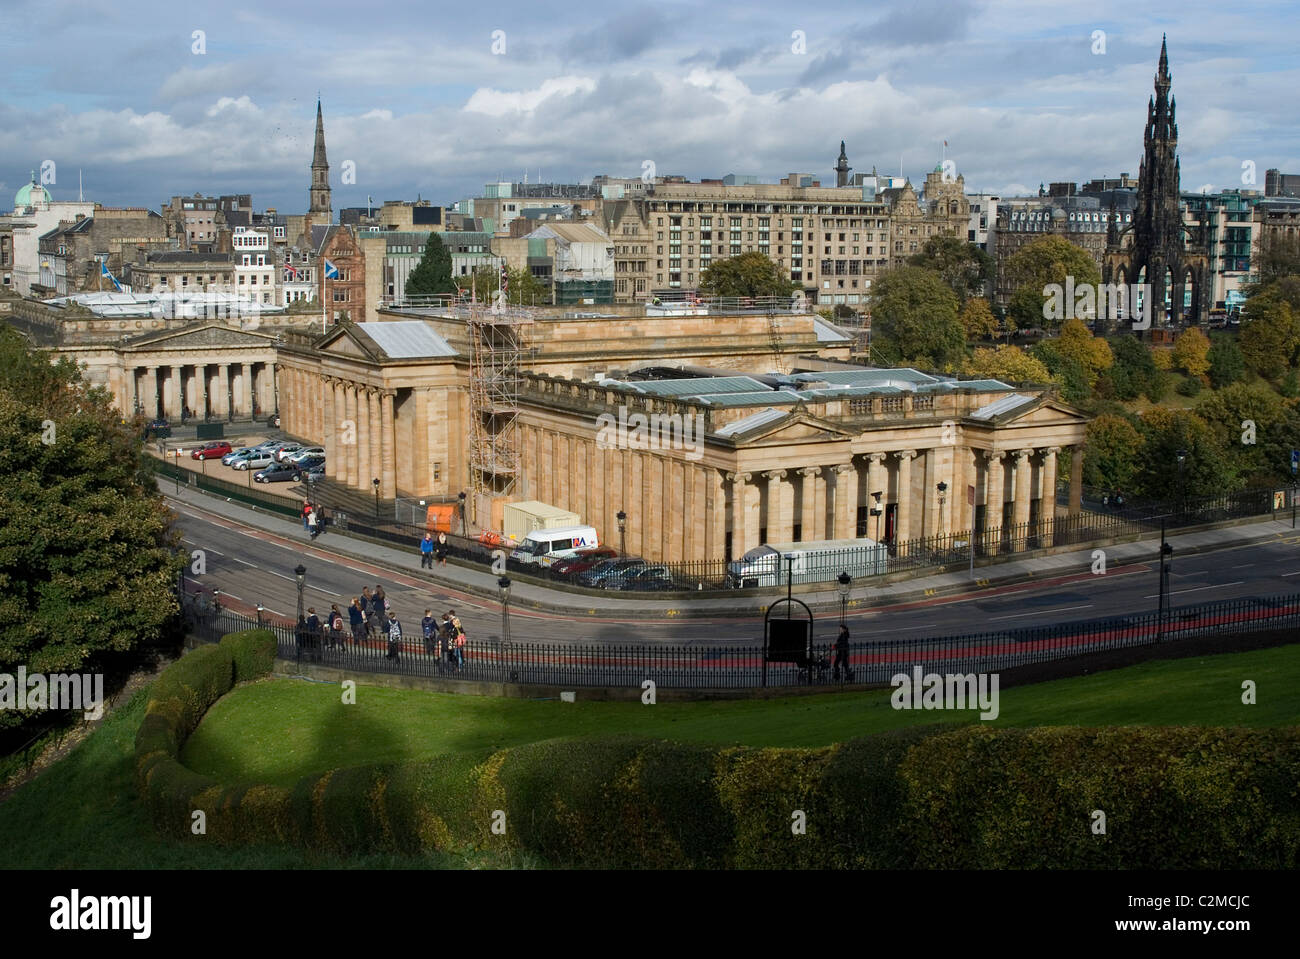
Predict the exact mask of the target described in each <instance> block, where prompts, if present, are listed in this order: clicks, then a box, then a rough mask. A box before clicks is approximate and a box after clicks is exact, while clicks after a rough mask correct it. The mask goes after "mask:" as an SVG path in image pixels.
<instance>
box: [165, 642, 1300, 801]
mask: <svg viewBox="0 0 1300 959" xmlns="http://www.w3.org/2000/svg"><path fill="white" fill-rule="evenodd" d="M1247 679H1251V680H1254V681H1255V683H1256V684H1257V687H1258V692H1257V699H1258V704H1257V705H1254V706H1245V705H1242V703H1241V693H1242V690H1241V684H1242V682H1243V680H1247ZM578 696H579V702H576V703H562V702H559V701H558V700H523V699H488V698H484V697H479V696H456V695H451V694H440V693H424V692H419V691H414V690H397V689H385V688H380V687H373V686H361V685H358V687H357V703H356V705H350V706H344V705H343V704H342V703H341V696H340V690H339V687H338V686H336V685H334V684H327V683H317V682H309V681H304V680H294V679H268V680H264V681H262V682H259V683H255V684H252V685H250V686H245V687H242V688H240V689H238V690H236V691H234V692H232V693H231V694H230V695H228V696H226V697H225V698H224V699H222V700H221V701H220V702H218V703H217V704H216V705H215V706H214V707H213V708H212V709H211V710H210V711H209V712H208V715H207V717H206V718H205V719H204V720H203V722H202V723H201V724H200V726H199V728H198V729H197V730H196V731H195V734H194V736H193V737H191V739H190V741H189V743H188V744H187V745H186V748H185V753H184V757H183V758H184V761H185V764H186V765H187V766H189V767H190V768H191V769H194V770H196V771H199V772H203V773H206V774H207V775H210V776H213V777H216V778H218V779H225V780H229V781H236V780H240V779H257V780H261V781H265V782H275V783H280V784H286V785H287V784H290V783H292V782H294V781H295V780H296V779H297V778H298V777H299V776H302V775H304V774H306V773H309V772H315V771H318V770H324V769H330V768H333V767H338V766H351V765H362V764H365V763H370V762H389V761H397V760H402V759H412V758H423V757H427V756H435V755H438V754H441V753H449V752H461V751H470V750H480V749H490V748H493V747H500V746H510V745H515V744H519V743H525V742H534V741H537V740H541V739H552V738H557V737H568V736H581V735H598V734H620V733H624V734H634V735H640V736H653V737H659V738H665V739H678V740H685V741H696V742H713V743H726V744H733V743H734V744H742V745H750V746H820V745H827V744H829V743H833V742H838V741H841V740H844V739H851V738H853V737H855V736H863V735H867V734H870V733H874V732H880V731H882V730H886V729H893V728H896V727H899V726H904V725H914V724H917V723H934V722H941V721H955V722H977V721H979V720H978V719H977V718H976V714H975V713H962V714H953V713H943V712H938V711H933V710H931V711H924V710H895V709H893V708H892V707H891V706H890V702H889V697H890V691H889V690H881V691H877V692H870V693H847V694H830V695H823V696H815V697H797V698H789V699H777V700H766V701H764V700H731V701H725V702H700V703H668V702H660V703H658V704H657V705H655V706H645V705H642V704H641V703H640V702H634V703H610V702H582V701H581V696H582V693H581V690H579V692H578ZM1000 706H1001V714H1000V716H999V718H998V719H997V721H996V722H997V723H1000V724H1004V725H1015V726H1043V725H1085V726H1086V725H1098V726H1099V725H1168V726H1179V725H1225V726H1226V725H1242V726H1270V725H1282V724H1290V723H1295V722H1296V721H1297V717H1300V646H1283V647H1279V648H1276V649H1267V650H1258V651H1255V652H1250V653H1236V654H1230V655H1223V656H1213V657H1204V658H1196V659H1181V660H1165V661H1160V662H1152V663H1146V664H1143V665H1140V666H1133V667H1130V668H1128V669H1123V670H1114V671H1110V672H1105V673H1098V674H1095V675H1092V676H1085V677H1080V678H1077V679H1066V680H1058V681H1056V682H1051V683H1042V684H1038V685H1035V686H1022V687H1018V688H1014V689H1008V690H1004V691H1002V694H1001V701H1000Z"/></svg>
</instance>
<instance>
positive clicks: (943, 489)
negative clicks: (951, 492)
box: [935, 480, 948, 536]
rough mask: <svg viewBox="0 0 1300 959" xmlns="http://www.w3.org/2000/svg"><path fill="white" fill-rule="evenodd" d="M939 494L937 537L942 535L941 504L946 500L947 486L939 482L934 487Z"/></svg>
mask: <svg viewBox="0 0 1300 959" xmlns="http://www.w3.org/2000/svg"><path fill="white" fill-rule="evenodd" d="M935 489H936V490H938V492H939V530H938V532H939V535H940V536H942V535H943V504H944V501H945V500H946V499H947V498H948V484H947V483H945V482H943V481H942V480H940V482H939V485H938V486H936V487H935Z"/></svg>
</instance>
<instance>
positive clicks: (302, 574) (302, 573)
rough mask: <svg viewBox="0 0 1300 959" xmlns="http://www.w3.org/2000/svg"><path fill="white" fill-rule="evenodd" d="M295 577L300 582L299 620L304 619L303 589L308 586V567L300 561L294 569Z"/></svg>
mask: <svg viewBox="0 0 1300 959" xmlns="http://www.w3.org/2000/svg"><path fill="white" fill-rule="evenodd" d="M293 576H294V579H295V580H297V582H298V622H299V623H301V622H302V621H303V618H304V617H303V604H302V591H303V589H304V588H306V586H307V567H306V566H304V565H302V563H299V564H298V565H297V566H296V567H294V570H293Z"/></svg>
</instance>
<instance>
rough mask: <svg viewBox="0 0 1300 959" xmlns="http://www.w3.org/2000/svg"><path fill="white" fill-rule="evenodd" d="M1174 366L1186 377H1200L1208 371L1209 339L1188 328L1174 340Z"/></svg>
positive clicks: (1194, 329) (1194, 328)
mask: <svg viewBox="0 0 1300 959" xmlns="http://www.w3.org/2000/svg"><path fill="white" fill-rule="evenodd" d="M1174 366H1176V367H1178V369H1180V370H1182V371H1183V372H1184V373H1186V374H1187V375H1188V376H1195V377H1202V376H1204V375H1205V374H1206V373H1208V372H1209V371H1210V338H1209V337H1208V336H1206V335H1205V334H1204V333H1202V332H1201V331H1200V330H1198V329H1197V328H1196V327H1194V326H1189V327H1188V328H1187V329H1185V330H1183V332H1182V333H1180V334H1178V339H1176V340H1174Z"/></svg>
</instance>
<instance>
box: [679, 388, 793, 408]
mask: <svg viewBox="0 0 1300 959" xmlns="http://www.w3.org/2000/svg"><path fill="white" fill-rule="evenodd" d="M691 398H692V399H697V400H699V401H700V402H702V403H707V404H708V405H710V406H753V405H755V404H757V403H780V404H782V405H786V406H789V405H793V404H795V403H802V402H803V401H804V400H805V399H807V397H806V396H803V395H802V394H799V393H792V392H790V391H789V390H764V391H762V392H761V393H706V394H703V395H701V396H694V397H691Z"/></svg>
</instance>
